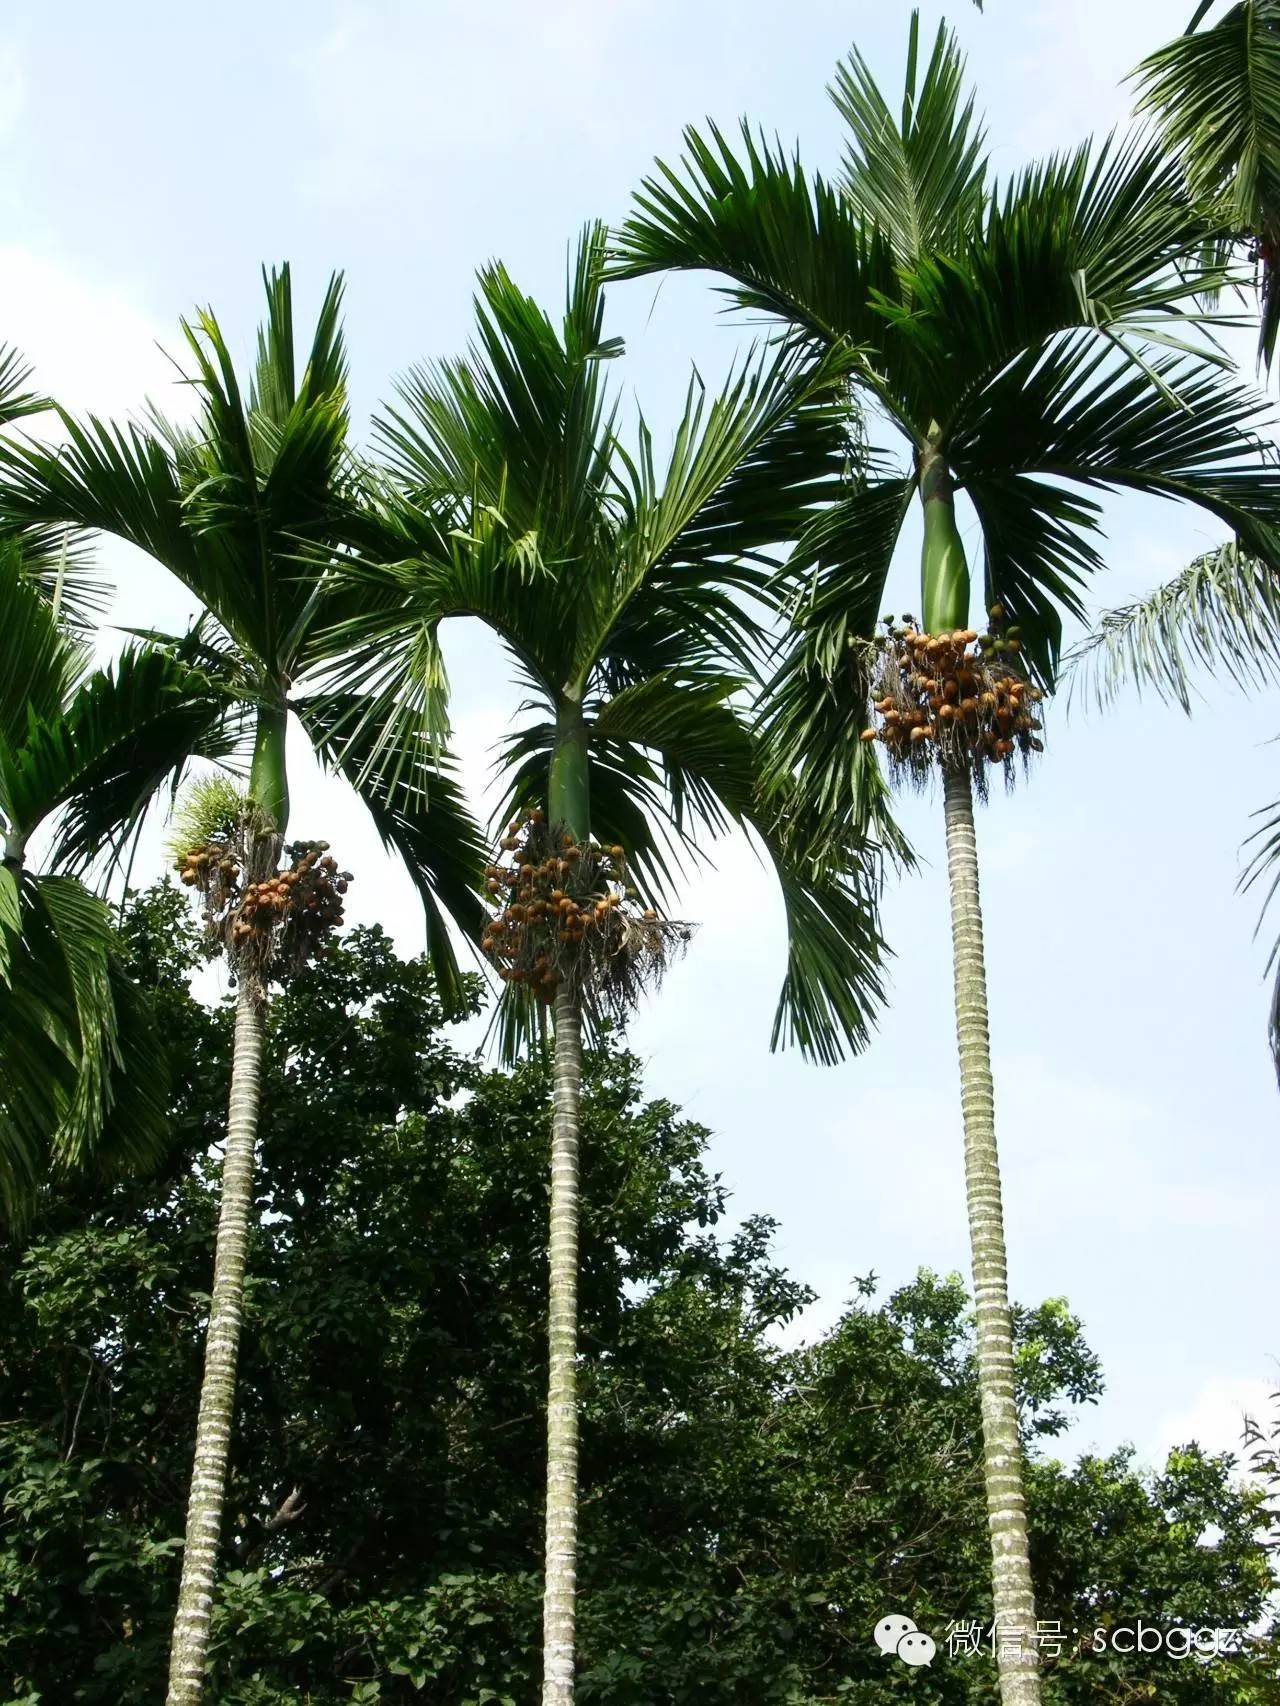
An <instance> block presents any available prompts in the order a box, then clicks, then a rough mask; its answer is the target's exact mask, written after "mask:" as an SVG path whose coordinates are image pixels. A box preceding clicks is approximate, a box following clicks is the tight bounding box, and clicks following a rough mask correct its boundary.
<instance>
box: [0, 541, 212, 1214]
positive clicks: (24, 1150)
mask: <svg viewBox="0 0 1280 1706" xmlns="http://www.w3.org/2000/svg"><path fill="white" fill-rule="evenodd" d="M0 597H2V598H3V603H4V608H5V612H6V617H5V624H4V630H3V635H2V636H0V828H3V832H4V837H5V856H4V862H3V865H2V866H0V1209H2V1210H3V1213H4V1215H5V1217H6V1218H8V1219H19V1218H21V1217H22V1215H23V1214H24V1213H25V1212H26V1210H27V1209H28V1208H29V1206H30V1204H31V1202H32V1199H33V1197H34V1194H35V1192H36V1190H37V1188H38V1186H39V1184H40V1182H41V1181H42V1179H43V1178H44V1177H45V1176H46V1174H47V1172H48V1169H49V1167H50V1165H51V1164H52V1165H53V1166H55V1167H61V1168H70V1167H82V1166H85V1165H89V1164H93V1165H95V1166H97V1167H98V1168H99V1169H101V1170H104V1171H107V1172H113V1171H123V1170H128V1169H129V1168H131V1167H136V1166H140V1165H142V1164H144V1163H146V1162H147V1161H149V1160H152V1159H154V1157H155V1155H156V1154H157V1153H158V1152H159V1151H160V1149H161V1148H162V1146H163V1142H164V1138H165V1131H166V1123H165V1122H166V1114H165V1109H166V1102H165V1085H166V1076H165V1071H164V1060H163V1052H162V1050H161V1048H160V1046H159V1041H158V1039H157V1038H156V1036H155V1035H154V1032H153V1030H152V1028H151V1025H150V1021H149V1019H148V1017H147V1015H146V1012H145V1009H144V1007H143V1004H142V1002H141V1000H140V998H139V996H138V992H137V991H136V989H134V987H133V986H132V985H131V984H130V983H129V981H128V980H127V979H126V978H125V977H124V975H123V973H122V972H121V969H120V967H119V964H118V962H117V958H116V953H115V948H114V940H113V933H112V928H111V919H110V914H109V911H108V908H107V907H106V905H105V904H104V903H103V902H102V901H101V900H99V899H98V898H97V897H96V896H95V895H94V894H92V893H91V892H90V891H89V890H88V889H87V888H86V887H85V886H84V885H83V884H82V883H81V882H80V881H79V879H78V878H77V876H76V875H74V874H73V873H74V872H75V871H76V870H83V869H84V868H86V867H87V866H88V865H89V863H90V862H91V861H92V860H94V859H95V858H96V857H97V856H98V855H99V854H100V853H101V852H103V851H104V850H107V849H110V848H111V847H112V846H113V845H114V846H116V847H118V846H119V843H120V842H121V840H122V839H123V838H125V837H127V835H128V834H129V832H130V831H131V830H132V828H133V827H134V826H135V825H136V824H137V822H138V820H139V818H140V816H141V814H142V812H143V811H144V810H145V808H146V805H147V804H148V802H149V801H150V800H151V798H152V797H153V796H154V794H155V793H156V792H157V790H158V789H159V788H161V787H162V786H163V785H164V783H165V782H167V781H174V780H176V779H177V777H178V775H179V774H180V772H181V771H182V769H183V767H184V765H185V764H186V762H187V760H188V759H189V758H190V757H191V756H193V755H196V754H201V753H203V754H207V755H210V756H216V755H217V754H218V753H219V752H220V751H222V750H223V749H224V746H225V742H226V734H227V729H226V722H227V714H228V709H229V707H228V705H227V702H226V700H225V699H224V698H223V697H222V696H221V695H220V694H219V693H218V692H217V691H216V690H215V689H214V688H212V687H211V686H210V685H209V684H208V683H207V682H206V681H204V680H203V679H202V678H201V677H199V676H198V675H197V674H196V673H195V672H194V671H192V670H191V669H189V668H188V667H186V666H185V665H184V664H182V663H180V662H179V661H178V660H177V659H175V658H171V657H165V656H162V655H160V654H157V653H154V652H147V651H144V650H141V649H139V648H136V647H132V648H129V649H128V650H126V651H125V652H124V654H123V655H122V656H121V657H120V659H119V660H118V661H117V663H116V664H115V665H114V666H113V667H112V668H111V669H106V670H98V671H95V672H93V673H89V674H87V673H85V669H84V657H83V654H82V652H81V651H80V649H79V647H78V646H77V645H76V643H75V642H74V641H73V640H72V639H70V638H68V637H67V635H66V634H65V633H64V632H63V630H62V629H61V628H60V627H59V625H58V623H57V620H56V618H55V616H54V614H53V612H52V611H51V609H50V608H49V606H48V605H47V603H46V602H45V601H44V599H43V598H42V597H41V595H40V591H39V588H38V586H37V585H36V584H35V583H34V582H33V581H32V580H31V579H30V577H28V576H25V575H24V574H23V573H22V572H21V567H20V562H19V560H18V546H17V544H16V543H15V542H11V544H10V547H9V549H7V550H5V549H0ZM38 832H41V840H42V843H44V844H45V845H49V852H48V854H47V857H46V862H47V863H48V864H49V866H50V867H52V869H51V870H50V872H49V874H35V873H33V872H32V871H30V870H29V869H28V868H27V858H28V846H29V843H30V839H31V837H33V836H34V835H36V834H37V833H38ZM50 844H51V845H50Z"/></svg>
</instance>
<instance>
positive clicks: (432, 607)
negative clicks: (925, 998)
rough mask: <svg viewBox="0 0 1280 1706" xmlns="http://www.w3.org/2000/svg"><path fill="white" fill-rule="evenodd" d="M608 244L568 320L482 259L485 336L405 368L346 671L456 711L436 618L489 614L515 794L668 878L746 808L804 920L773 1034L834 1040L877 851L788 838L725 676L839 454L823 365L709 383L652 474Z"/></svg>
mask: <svg viewBox="0 0 1280 1706" xmlns="http://www.w3.org/2000/svg"><path fill="white" fill-rule="evenodd" d="M603 253H604V233H603V231H602V230H601V229H599V228H592V229H590V230H588V232H587V233H586V235H585V236H584V238H583V240H582V242H581V244H580V246H579V248H578V251H577V256H576V261H575V264H574V266H573V267H572V269H571V275H570V280H569V288H568V299H567V303H566V309H565V315H564V319H563V323H562V325H561V326H560V327H559V328H557V327H556V326H555V325H554V324H553V323H552V321H551V320H550V319H549V318H548V316H547V315H546V314H545V313H544V312H543V311H542V310H541V309H540V308H539V307H538V306H537V304H536V303H535V302H533V301H532V300H531V299H530V298H529V297H527V296H526V295H524V294H523V293H522V292H521V291H520V290H519V289H518V288H517V287H516V285H515V284H514V282H513V281H512V279H511V278H510V277H509V275H508V274H507V273H506V271H505V270H504V269H503V268H501V267H500V266H494V267H490V268H488V269H487V270H486V271H485V272H484V273H483V274H482V276H481V281H480V301H479V304H478V317H479V336H478V342H477V344H476V346H475V347H474V349H473V350H472V352H471V354H470V356H469V358H468V359H466V360H460V361H453V362H446V363H441V364H439V365H437V366H434V367H429V368H424V369H419V370H417V371H415V372H414V373H413V374H411V375H410V377H409V379H408V380H407V382H406V383H405V385H404V386H403V387H402V392H401V401H400V404H399V406H398V407H397V408H395V409H394V410H391V411H389V412H388V413H387V414H386V416H385V418H384V419H383V420H382V421H381V423H380V425H379V431H380V435H381V438H382V441H383V443H384V445H385V447H386V449H387V452H388V454H389V459H390V463H391V469H392V472H393V474H394V480H393V481H392V482H391V483H390V484H389V485H388V487H387V488H386V490H385V491H384V492H383V494H382V496H381V501H380V503H379V506H378V519H379V524H380V526H381V528H382V531H383V538H382V543H381V545H380V547H379V551H380V555H381V559H382V560H381V561H380V562H378V563H375V562H372V561H371V560H368V559H366V560H363V561H362V562H360V563H358V564H356V565H355V566H354V567H352V568H351V569H350V570H349V573H350V575H351V577H352V580H353V584H355V585H360V586H368V585H370V584H371V583H372V584H373V585H374V586H375V587H376V589H377V590H378V592H379V594H380V596H379V599H378V601H377V603H376V604H375V605H374V607H373V608H372V609H371V610H369V611H367V612H365V613H364V614H362V615H359V616H354V617H352V618H351V619H350V620H348V621H347V622H346V623H344V624H343V625H342V630H341V633H342V638H343V639H344V641H345V643H346V644H347V645H348V647H350V648H351V655H350V656H349V657H348V658H347V659H345V660H344V663H343V671H344V674H349V673H350V672H351V671H352V670H354V671H355V673H356V676H357V678H358V679H359V680H360V682H361V690H362V691H364V692H366V693H367V694H369V695H370V697H371V698H374V699H376V698H378V697H379V696H380V695H386V694H389V693H392V692H396V693H401V692H403V693H406V694H407V696H408V701H409V705H410V709H411V711H412V713H413V714H414V715H417V716H421V715H423V714H424V712H425V714H426V716H427V717H428V719H429V720H431V721H432V722H433V723H434V725H435V727H436V730H437V732H438V733H443V732H444V723H443V705H444V687H445V683H444V676H443V670H442V667H441V661H440V652H439V637H438V635H439V627H440V624H441V623H442V622H443V621H444V620H445V619H446V618H448V617H450V616H458V615H472V616H477V617H479V618H481V619H482V620H483V621H485V622H486V623H487V624H488V625H489V626H490V627H491V628H492V629H493V630H494V631H495V632H496V633H497V634H498V635H499V636H500V638H501V639H502V641H503V642H504V643H505V645H506V647H507V648H508V650H509V652H510V654H511V655H512V657H513V659H514V660H515V663H516V665H517V668H518V670H519V672H520V675H521V677H522V679H523V680H524V682H525V683H526V685H527V686H528V687H529V688H530V690H531V693H532V699H531V707H532V709H533V712H534V717H533V720H532V721H530V722H529V723H527V724H526V725H525V726H523V727H521V728H520V729H519V730H518V731H517V732H516V733H515V734H514V735H513V736H512V737H511V738H510V740H509V742H508V743H507V747H506V750H505V756H504V764H505V771H506V781H507V784H508V788H509V793H510V798H511V800H512V801H521V802H523V801H535V800H536V801H545V802H547V803H548V804H549V806H550V810H551V814H552V816H553V818H556V817H560V818H563V820H564V821H565V822H566V823H567V824H568V825H569V826H570V827H571V828H573V829H574V831H575V832H576V833H577V834H579V835H585V834H586V833H587V831H588V829H589V830H590V831H592V832H594V833H595V834H596V835H597V836H598V837H599V838H601V839H602V840H604V841H606V842H607V841H615V840H616V841H617V842H620V843H622V844H623V845H625V846H626V848H627V852H628V858H629V861H630V863H631V866H632V869H633V870H634V872H635V873H636V875H637V878H638V880H639V881H640V882H641V883H642V884H644V885H645V886H646V888H648V889H649V890H650V892H651V893H652V894H654V895H655V896H657V895H660V894H663V893H664V892H666V891H667V890H668V889H669V885H670V881H671V878H672V867H671V862H670V855H671V852H672V849H673V848H678V847H679V846H681V845H684V846H687V847H692V846H694V845H696V843H697V841H698V839H699V836H700V833H701V832H702V831H705V830H708V829H710V830H712V831H715V830H719V829H721V828H722V827H724V826H725V825H726V823H727V822H729V821H733V822H737V823H740V824H745V825H749V826H751V827H752V828H753V829H754V830H755V831H756V832H757V834H758V835H759V837H760V838H761V839H762V840H763V842H764V843H765V845H766V846H767V847H768V848H769V850H770V851H771V852H773V853H774V854H775V855H776V857H775V865H776V868H777V870H778V873H779V877H780V880H781V883H782V888H783V893H784V897H785V900H786V905H787V910H788V917H789V922H790V931H791V937H790V961H789V967H788V975H787V980H786V986H785V990H784V996H783V1002H782V1005H781V1007H780V1009H779V1016H778V1022H777V1027H776V1030H775V1039H776V1038H777V1037H779V1036H781V1035H782V1034H784V1033H786V1034H788V1035H794V1036H795V1037H796V1038H797V1039H798V1040H799V1041H800V1042H801V1044H802V1045H803V1046H804V1047H806V1048H807V1049H810V1050H812V1051H813V1052H815V1053H817V1054H818V1055H820V1056H823V1057H829V1056H832V1055H833V1054H835V1053H836V1052H838V1050H839V1048H840V1047H841V1045H842V1044H843V1043H845V1042H851V1043H856V1042H858V1041H859V1040H860V1039H861V1038H862V1037H863V1035H864V1034H865V1031H866V1026H867V1022H868V1014H869V1011H870V1008H871V1005H872V1003H873V1002H874V1001H875V1000H876V999H877V998H878V994H879V984H878V976H877V970H876V965H877V953H878V946H879V944H878V940H877V937H876V933H875V928H874V923H873V916H874V914H873V901H874V882H875V873H874V869H873V854H874V849H870V848H860V849H857V850H850V851H849V856H848V858H847V860H846V867H847V868H846V872H845V874H841V875H834V874H832V873H831V872H830V871H825V870H819V869H818V867H817V866H816V864H815V865H813V866H812V867H810V868H807V869H806V868H805V867H804V863H803V861H802V860H801V859H799V858H794V857H787V856H784V854H783V849H782V840H783V837H782V834H781V827H780V819H779V813H778V811H777V809H776V808H766V806H765V804H764V802H763V800H762V796H761V794H760V792H759V789H758V786H757V784H758V781H759V746H758V742H757V741H756V740H755V739H754V738H753V736H752V734H751V733H750V732H749V731H748V728H747V726H746V725H745V723H744V722H743V720H742V718H741V717H740V716H739V714H738V712H737V710H736V709H735V694H736V693H737V691H738V689H739V688H740V687H741V686H742V685H743V684H744V681H745V679H746V678H747V677H748V676H749V674H750V672H751V669H752V667H753V664H754V661H755V659H756V658H757V655H758V652H759V647H760V641H761V638H762V630H761V628H760V626H759V625H758V623H757V621H756V620H755V618H754V617H753V616H752V615H751V613H750V612H749V610H748V608H747V606H746V603H745V602H744V601H746V600H749V599H751V598H752V597H756V598H763V597H765V596H766V595H767V592H768V587H769V582H770V576H771V569H772V561H771V559H770V558H769V557H768V555H767V548H768V547H769V546H770V545H772V544H775V543H776V542H778V541H780V540H786V539H787V538H788V537H790V536H793V534H794V532H795V530H796V528H797V526H798V525H799V524H800V521H801V520H802V518H803V515H804V513H805V511H806V509H807V507H808V506H809V505H810V504H811V503H813V502H816V501H817V500H818V499H819V498H821V497H823V496H824V495H827V496H829V495H830V492H831V490H832V489H833V486H832V482H833V481H834V480H835V479H836V478H837V477H838V474H839V470H840V467H841V466H842V458H843V454H844V434H843V429H842V426H841V421H840V415H841V412H842V411H841V410H840V409H839V408H838V407H837V406H835V405H834V404H833V401H832V396H831V386H832V383H833V377H832V372H831V371H830V370H827V371H822V372H810V373H807V374H801V373H799V372H798V371H797V367H796V364H795V363H794V362H788V361H786V360H783V361H781V362H776V363H772V364H770V365H769V366H767V367H764V368H761V369H759V370H753V371H748V372H743V373H741V374H739V375H738V376H737V377H736V378H735V379H733V380H732V381H731V382H730V384H729V386H728V388H727V390H726V391H725V392H724V394H723V395H721V396H718V397H716V398H715V399H714V400H711V401H708V399H707V398H706V396H705V395H704V394H703V393H702V392H701V390H700V388H697V387H695V388H694V390H693V391H692V392H691V394H690V398H689V404H688V408H687V410H686V413H685V416H684V419H683V420H682V422H681V425H680V427H679V430H678V432H677V434H676V438H675V442H674V445H673V448H672V451H671V454H670V457H669V459H668V461H667V465H666V468H665V470H664V471H663V472H662V473H660V472H659V469H658V467H657V464H656V460H655V456H654V451H653V446H652V442H651V439H650V436H649V433H648V430H647V429H646V427H645V426H644V423H643V422H641V424H640V428H639V433H638V440H637V443H636V446H635V448H634V450H633V451H630V452H629V451H627V450H626V449H625V448H624V447H623V445H622V443H621V442H620V439H619V436H618V433H617V431H616V422H615V412H614V408H613V406H612V404H611V402H610V399H609V397H608V395H607V391H606V388H605V385H604V382H603V364H604V362H605V361H606V360H608V359H609V358H610V357H611V356H613V355H615V354H617V353H618V351H619V349H620V344H619V343H618V341H617V340H611V339H608V338H606V337H605V335H604V331H603V297H602V292H601V283H600V272H601V262H602V258H603ZM406 678H407V685H406ZM792 803H793V804H794V802H792ZM795 839H796V840H797V841H798V840H799V839H800V837H799V835H798V834H797V835H796V837H795Z"/></svg>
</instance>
